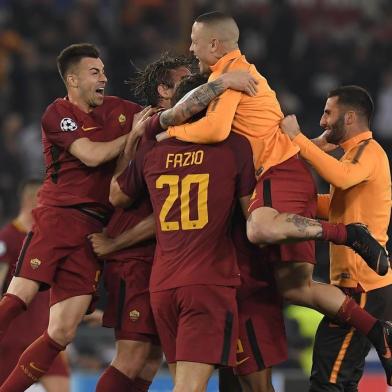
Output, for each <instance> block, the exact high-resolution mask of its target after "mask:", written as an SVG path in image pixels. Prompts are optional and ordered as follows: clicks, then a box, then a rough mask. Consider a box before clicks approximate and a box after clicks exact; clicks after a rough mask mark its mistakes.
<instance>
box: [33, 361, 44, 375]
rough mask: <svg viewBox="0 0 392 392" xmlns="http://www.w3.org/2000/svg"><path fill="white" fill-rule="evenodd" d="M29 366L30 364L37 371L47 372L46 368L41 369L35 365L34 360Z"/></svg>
mask: <svg viewBox="0 0 392 392" xmlns="http://www.w3.org/2000/svg"><path fill="white" fill-rule="evenodd" d="M29 366H30V367H31V368H32V369H34V370H36V371H37V372H40V373H46V370H42V369H40V368H39V367H37V366H35V364H34V362H30V363H29Z"/></svg>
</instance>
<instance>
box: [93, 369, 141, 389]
mask: <svg viewBox="0 0 392 392" xmlns="http://www.w3.org/2000/svg"><path fill="white" fill-rule="evenodd" d="M135 390H136V389H134V381H133V380H131V379H130V378H129V377H127V376H126V375H125V374H124V373H121V372H120V371H119V370H118V369H116V368H115V367H114V366H109V367H108V368H107V369H106V370H105V371H104V372H103V373H102V374H101V377H100V378H99V380H98V384H97V386H96V389H95V392H112V391H116V392H133V391H135Z"/></svg>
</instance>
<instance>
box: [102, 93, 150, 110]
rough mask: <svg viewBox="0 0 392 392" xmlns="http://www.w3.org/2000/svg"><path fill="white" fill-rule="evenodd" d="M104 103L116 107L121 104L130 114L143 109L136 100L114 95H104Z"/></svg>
mask: <svg viewBox="0 0 392 392" xmlns="http://www.w3.org/2000/svg"><path fill="white" fill-rule="evenodd" d="M104 105H108V106H110V107H117V106H118V105H121V106H123V107H124V109H125V110H126V111H127V112H128V113H131V114H135V113H138V112H140V111H141V110H142V109H143V108H142V106H140V105H139V104H137V103H136V102H132V101H129V100H127V99H123V98H120V97H116V96H114V95H106V96H105V98H104Z"/></svg>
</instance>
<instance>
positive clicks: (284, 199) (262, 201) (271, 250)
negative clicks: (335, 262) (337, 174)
mask: <svg viewBox="0 0 392 392" xmlns="http://www.w3.org/2000/svg"><path fill="white" fill-rule="evenodd" d="M261 207H271V208H274V209H275V210H277V211H278V212H289V213H293V214H298V215H301V216H304V217H307V218H315V217H316V210H317V190H316V184H315V182H314V180H313V177H312V174H311V172H310V170H309V168H308V166H307V165H306V163H305V162H304V161H303V160H302V159H301V158H299V157H297V156H294V157H292V158H290V159H288V160H287V161H284V162H282V163H280V164H279V165H276V166H274V167H272V168H271V169H269V170H268V171H267V172H266V173H265V174H264V175H263V176H262V177H261V178H260V179H259V181H258V182H257V184H256V188H255V190H254V192H253V195H252V198H251V200H250V205H249V212H250V213H252V212H253V211H254V210H256V209H258V208H261ZM266 249H268V255H266V256H267V260H269V261H287V262H307V263H311V264H314V263H315V260H316V258H315V244H314V241H303V242H297V243H291V244H282V245H270V246H268V247H267V248H266Z"/></svg>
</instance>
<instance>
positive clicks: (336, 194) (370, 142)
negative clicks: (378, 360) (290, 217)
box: [293, 131, 392, 291]
mask: <svg viewBox="0 0 392 392" xmlns="http://www.w3.org/2000/svg"><path fill="white" fill-rule="evenodd" d="M293 142H294V143H296V144H297V145H298V146H299V147H300V148H301V156H302V157H304V158H305V159H306V160H307V161H308V162H309V163H310V164H311V165H312V166H313V167H314V168H315V169H316V171H317V172H318V173H319V174H320V176H321V177H323V178H324V179H325V180H326V181H327V182H329V183H330V184H331V189H330V193H329V194H326V195H319V197H318V203H317V204H318V205H317V209H318V213H317V215H318V216H319V217H322V218H326V219H328V220H329V221H330V222H332V223H337V222H343V223H345V224H348V223H353V222H362V223H364V224H366V225H367V226H368V228H369V231H370V232H371V233H372V235H373V236H374V237H375V238H376V239H377V241H379V242H380V243H381V244H382V245H385V244H386V242H387V240H388V236H387V229H388V225H389V219H390V215H391V204H392V203H391V174H390V169H389V163H388V157H387V155H386V153H385V151H384V150H383V149H382V147H381V146H380V145H379V144H378V143H377V142H376V141H375V140H374V139H373V138H372V133H371V132H370V131H366V132H362V133H360V134H359V135H357V136H355V137H353V138H351V139H349V140H347V141H346V142H344V143H342V145H341V147H342V148H343V150H344V155H343V157H342V158H341V159H340V160H337V159H335V158H334V157H332V156H330V155H328V154H326V153H325V152H323V151H322V150H320V149H319V148H318V147H317V146H316V145H315V144H313V143H312V142H311V141H310V140H309V139H308V138H307V137H306V136H304V135H303V134H301V133H300V134H299V135H297V136H296V137H295V138H294V140H293ZM330 259H331V267H330V277H331V283H333V284H335V285H337V286H342V287H357V285H360V286H361V287H362V288H363V289H364V290H365V291H369V290H374V289H377V288H380V287H384V286H386V285H389V284H392V272H391V270H389V271H388V273H387V274H386V275H385V276H379V275H377V274H376V273H375V272H374V271H373V270H371V269H370V268H369V267H368V266H367V264H366V263H365V262H364V261H363V260H362V259H361V257H360V256H359V255H357V254H356V253H354V251H352V250H351V249H350V248H348V247H346V246H342V245H335V244H330Z"/></svg>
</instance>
